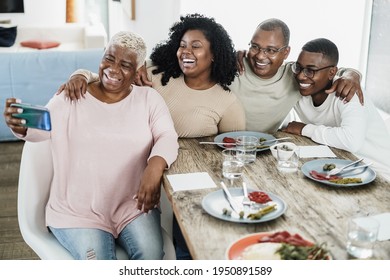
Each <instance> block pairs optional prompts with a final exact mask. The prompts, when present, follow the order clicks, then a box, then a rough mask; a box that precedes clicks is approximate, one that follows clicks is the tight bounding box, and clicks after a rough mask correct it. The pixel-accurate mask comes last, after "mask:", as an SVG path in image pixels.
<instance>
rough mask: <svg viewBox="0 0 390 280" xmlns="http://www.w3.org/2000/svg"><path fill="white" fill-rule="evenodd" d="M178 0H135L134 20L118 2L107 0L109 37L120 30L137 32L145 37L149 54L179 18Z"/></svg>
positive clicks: (165, 37)
mask: <svg viewBox="0 0 390 280" xmlns="http://www.w3.org/2000/svg"><path fill="white" fill-rule="evenodd" d="M121 1H129V0H121ZM180 2H181V1H180V0H136V10H135V20H131V19H130V17H129V15H128V14H126V13H125V12H124V11H123V9H122V5H121V4H120V3H119V2H114V1H110V0H109V14H110V15H109V32H108V34H109V37H111V36H112V35H113V34H115V33H116V32H118V31H120V30H132V31H134V32H137V33H139V34H140V35H142V37H143V38H144V39H145V42H146V45H147V47H148V54H150V53H151V50H152V48H153V47H154V46H155V45H156V44H157V43H158V42H160V41H161V40H164V39H167V38H168V31H169V28H170V26H171V25H172V23H173V22H175V21H177V20H178V19H179V13H180ZM125 6H126V7H128V5H125Z"/></svg>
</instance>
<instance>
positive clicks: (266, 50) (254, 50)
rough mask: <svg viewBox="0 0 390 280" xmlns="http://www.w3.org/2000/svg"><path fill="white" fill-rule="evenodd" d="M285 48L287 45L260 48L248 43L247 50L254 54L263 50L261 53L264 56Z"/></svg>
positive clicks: (272, 54)
mask: <svg viewBox="0 0 390 280" xmlns="http://www.w3.org/2000/svg"><path fill="white" fill-rule="evenodd" d="M285 48H287V45H286V46H283V47H281V48H279V49H277V48H261V47H260V46H258V45H256V44H252V43H249V51H250V52H252V53H253V54H254V55H256V54H258V53H259V52H260V51H263V53H264V54H265V55H266V56H274V55H276V54H277V53H278V52H280V51H281V50H283V49H285Z"/></svg>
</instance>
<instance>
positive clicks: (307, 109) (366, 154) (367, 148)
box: [283, 38, 390, 180]
mask: <svg viewBox="0 0 390 280" xmlns="http://www.w3.org/2000/svg"><path fill="white" fill-rule="evenodd" d="M338 59H339V53H338V49H337V46H336V45H335V44H334V43H333V42H331V41H329V40H327V39H324V38H320V39H315V40H312V41H309V42H308V43H306V44H305V45H304V46H303V47H302V51H301V53H300V54H299V56H298V60H297V62H295V63H294V64H292V67H291V69H292V71H293V72H294V76H295V80H296V84H297V85H298V87H299V91H300V94H301V96H302V97H301V99H300V100H299V101H298V103H297V104H296V105H295V107H294V110H295V112H296V113H297V116H298V117H299V119H300V121H299V122H297V121H293V122H290V123H289V124H288V125H287V127H286V128H285V129H283V130H284V131H286V132H289V133H293V134H297V135H303V136H306V137H309V138H311V139H312V140H313V141H315V142H317V143H320V144H325V145H329V146H332V147H335V148H338V149H343V150H347V151H349V152H351V153H354V154H355V155H356V156H357V157H361V158H364V159H365V161H366V163H367V162H370V161H372V162H373V169H374V170H376V171H377V172H379V173H381V174H382V175H384V177H386V178H387V179H388V180H390V135H389V132H388V130H387V129H386V126H385V123H384V121H383V119H382V117H381V116H380V115H379V113H378V111H377V109H376V108H375V106H374V105H373V103H372V102H371V100H370V98H369V96H365V102H364V103H365V104H364V106H361V105H360V104H359V100H358V97H357V96H354V97H353V98H352V99H351V100H350V102H348V103H347V104H343V103H341V102H340V101H339V99H338V97H337V96H336V95H335V93H334V92H333V93H331V94H328V93H327V92H326V91H328V90H329V89H330V88H331V86H332V80H333V78H334V76H335V75H336V72H337V70H338V69H337V63H338Z"/></svg>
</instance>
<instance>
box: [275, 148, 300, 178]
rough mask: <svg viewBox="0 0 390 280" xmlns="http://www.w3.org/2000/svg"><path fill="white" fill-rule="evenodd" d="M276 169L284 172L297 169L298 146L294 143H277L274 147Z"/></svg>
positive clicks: (291, 171)
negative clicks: (276, 162) (276, 161)
mask: <svg viewBox="0 0 390 280" xmlns="http://www.w3.org/2000/svg"><path fill="white" fill-rule="evenodd" d="M276 153H277V160H278V170H279V171H281V172H285V173H293V172H296V171H298V163H299V147H298V146H296V145H295V144H293V143H291V144H286V145H279V146H277V147H276Z"/></svg>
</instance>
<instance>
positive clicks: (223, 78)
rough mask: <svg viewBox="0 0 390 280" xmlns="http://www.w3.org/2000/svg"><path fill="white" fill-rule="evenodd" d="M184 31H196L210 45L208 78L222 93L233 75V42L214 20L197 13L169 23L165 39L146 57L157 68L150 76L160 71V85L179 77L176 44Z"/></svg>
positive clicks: (180, 71)
mask: <svg viewBox="0 0 390 280" xmlns="http://www.w3.org/2000/svg"><path fill="white" fill-rule="evenodd" d="M188 30H200V31H201V32H202V33H203V34H204V36H205V37H206V39H207V40H208V41H209V42H210V48H211V53H212V54H213V55H214V62H213V63H212V65H211V68H212V69H211V79H212V80H213V81H214V82H216V83H218V84H219V85H220V86H222V88H224V89H225V90H229V88H228V86H229V85H230V84H231V83H232V81H233V80H234V78H235V76H237V65H236V52H235V50H234V45H233V42H232V40H231V38H230V36H229V34H228V33H227V31H226V30H225V29H224V28H223V26H222V25H221V24H219V23H216V22H215V20H214V18H209V17H206V16H203V15H200V14H189V15H186V16H181V17H180V21H178V22H176V23H174V24H173V26H172V27H171V28H170V31H169V34H168V35H169V39H168V40H166V41H164V42H162V43H159V44H157V45H156V47H155V48H154V49H153V51H152V54H151V55H150V58H151V60H152V61H153V64H154V65H156V66H157V68H156V69H155V70H153V74H157V73H161V72H163V75H162V78H161V83H162V85H164V86H165V85H166V84H167V83H168V81H169V79H170V78H171V77H173V78H178V77H179V76H180V75H181V74H183V72H182V70H181V69H180V66H179V62H178V59H177V56H176V53H177V50H178V49H179V46H180V41H181V39H182V37H183V35H184V33H186V32H187V31H188Z"/></svg>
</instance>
